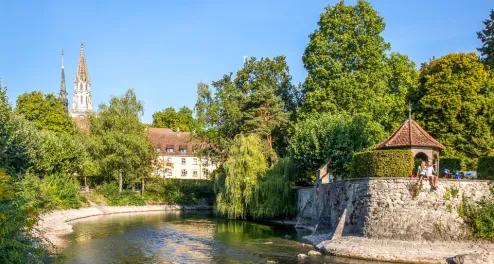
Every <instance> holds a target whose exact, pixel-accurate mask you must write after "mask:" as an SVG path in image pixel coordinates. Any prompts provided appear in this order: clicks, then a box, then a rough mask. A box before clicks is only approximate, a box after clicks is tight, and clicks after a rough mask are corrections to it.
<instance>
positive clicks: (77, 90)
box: [71, 43, 93, 117]
mask: <svg viewBox="0 0 494 264" xmlns="http://www.w3.org/2000/svg"><path fill="white" fill-rule="evenodd" d="M90 112H93V100H92V98H91V79H90V78H89V72H88V70H87V65H86V57H85V55H84V43H81V53H80V55H79V65H78V66H77V72H76V74H75V80H74V96H73V97H72V113H71V114H72V117H86V116H87V113H90Z"/></svg>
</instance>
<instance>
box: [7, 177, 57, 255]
mask: <svg viewBox="0 0 494 264" xmlns="http://www.w3.org/2000/svg"><path fill="white" fill-rule="evenodd" d="M25 187H26V186H23V183H22V182H20V181H17V180H15V179H14V178H12V177H10V176H8V175H7V173H6V171H5V170H3V169H0V262H1V263H43V260H44V258H46V256H47V255H48V251H47V250H46V249H45V248H44V247H43V244H42V242H43V241H42V240H41V239H40V238H39V237H37V236H35V235H34V231H35V230H34V228H35V226H36V223H37V222H38V215H39V207H38V206H37V204H35V203H33V201H37V200H38V198H39V193H37V194H35V197H33V199H26V198H27V197H26V196H23V195H21V193H22V192H23V191H24V190H26V189H25Z"/></svg>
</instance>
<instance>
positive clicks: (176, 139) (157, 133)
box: [148, 127, 199, 155]
mask: <svg viewBox="0 0 494 264" xmlns="http://www.w3.org/2000/svg"><path fill="white" fill-rule="evenodd" d="M148 136H149V138H150V139H151V142H153V144H154V146H155V147H156V148H157V149H159V150H160V152H163V153H165V152H166V149H167V148H173V152H166V154H167V155H192V154H193V153H194V147H195V146H198V145H199V142H198V141H197V140H194V139H193V138H192V135H191V133H190V132H174V131H173V130H172V129H170V128H156V127H150V128H149V131H148ZM180 149H186V150H187V153H182V152H180Z"/></svg>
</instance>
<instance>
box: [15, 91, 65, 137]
mask: <svg viewBox="0 0 494 264" xmlns="http://www.w3.org/2000/svg"><path fill="white" fill-rule="evenodd" d="M16 112H17V113H19V114H22V115H24V117H25V118H26V119H27V120H29V121H31V122H33V123H34V124H35V125H36V127H38V128H39V129H46V130H50V131H54V132H61V133H67V134H72V133H73V132H74V124H73V122H72V119H71V118H70V116H69V115H68V113H67V112H65V108H64V106H63V104H62V102H61V101H60V100H59V99H58V98H57V97H56V96H55V95H53V94H46V95H45V94H43V93H42V92H40V91H34V92H30V93H24V94H22V95H20V96H19V97H18V98H17V103H16Z"/></svg>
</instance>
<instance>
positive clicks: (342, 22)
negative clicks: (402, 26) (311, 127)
mask: <svg viewBox="0 0 494 264" xmlns="http://www.w3.org/2000/svg"><path fill="white" fill-rule="evenodd" d="M325 10H326V12H325V13H322V14H321V16H320V20H319V22H318V25H319V28H318V29H316V30H315V31H314V32H313V33H312V34H310V36H309V37H310V41H309V44H308V45H307V47H306V49H305V52H304V55H303V57H302V60H303V62H304V66H305V68H306V69H307V71H308V76H307V78H306V80H305V83H304V94H305V98H304V105H303V107H302V113H301V114H302V115H303V116H309V115H318V114H319V113H325V112H329V113H332V114H337V113H346V114H350V115H353V114H357V113H369V114H370V115H371V117H372V118H373V119H374V120H376V121H378V122H379V123H380V124H382V125H383V126H384V127H385V128H386V130H388V131H391V130H392V129H393V128H395V127H396V126H398V125H399V123H400V121H402V120H403V117H404V116H405V113H406V107H407V102H406V101H407V100H406V97H407V95H408V90H409V89H412V88H413V85H414V83H415V82H416V76H417V74H416V69H415V65H414V63H413V62H411V61H409V59H408V58H407V56H405V55H401V54H397V53H392V54H391V55H387V52H388V51H389V50H390V44H389V43H387V42H385V40H384V38H383V37H382V36H381V33H382V32H383V31H384V29H385V23H384V21H383V18H382V17H380V16H379V14H378V13H377V11H376V10H374V9H373V8H372V6H371V4H370V3H369V2H366V1H363V0H359V1H358V2H357V3H356V5H355V6H349V5H345V3H344V2H343V1H341V2H339V3H337V4H336V5H334V6H333V7H331V6H327V7H326V8H325Z"/></svg>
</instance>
